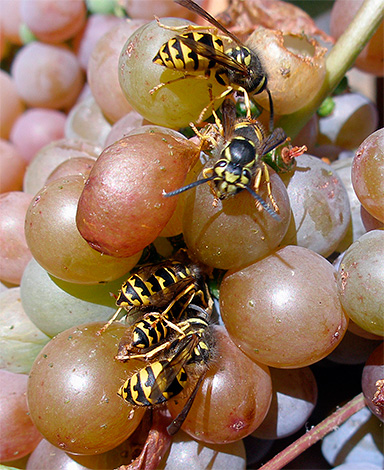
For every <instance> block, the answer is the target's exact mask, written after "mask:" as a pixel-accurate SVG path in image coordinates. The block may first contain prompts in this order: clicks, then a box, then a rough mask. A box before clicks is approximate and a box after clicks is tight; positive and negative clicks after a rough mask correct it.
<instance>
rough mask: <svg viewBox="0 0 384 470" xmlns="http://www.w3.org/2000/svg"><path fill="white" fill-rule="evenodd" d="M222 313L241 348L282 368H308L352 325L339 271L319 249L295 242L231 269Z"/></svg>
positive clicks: (224, 285) (222, 298) (223, 293)
mask: <svg viewBox="0 0 384 470" xmlns="http://www.w3.org/2000/svg"><path fill="white" fill-rule="evenodd" d="M220 311H221V315H222V318H223V321H224V324H225V326H226V328H227V330H228V333H229V335H230V337H231V339H232V341H234V343H235V344H236V345H238V346H239V347H240V348H241V350H242V351H243V352H245V353H246V354H247V355H248V356H249V357H250V358H251V359H253V360H255V361H257V362H261V363H263V364H267V365H270V366H272V367H278V368H297V367H304V366H307V365H310V364H313V363H314V362H317V361H319V360H320V359H322V358H324V357H325V356H327V355H328V354H329V353H330V352H331V351H332V350H333V349H335V347H336V346H337V345H338V344H339V342H340V341H341V339H342V337H343V335H344V333H345V330H346V328H347V325H348V319H347V317H346V315H345V313H344V312H343V310H342V308H341V305H340V301H339V298H338V290H337V283H336V271H335V269H334V268H333V266H332V265H331V264H330V263H329V262H328V261H327V260H325V259H324V258H322V257H321V256H320V255H318V254H317V253H314V252H313V251H311V250H308V249H307V248H302V247H296V246H286V247H284V248H280V249H279V250H277V251H275V252H274V253H273V254H271V255H269V256H267V257H266V258H263V259H262V260H260V261H257V262H256V263H254V264H251V265H249V266H247V267H246V268H243V269H240V270H237V271H229V272H227V273H226V275H225V276H224V279H223V281H222V284H221V288H220Z"/></svg>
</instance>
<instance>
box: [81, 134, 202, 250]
mask: <svg viewBox="0 0 384 470" xmlns="http://www.w3.org/2000/svg"><path fill="white" fill-rule="evenodd" d="M196 153H197V146H195V145H194V144H192V143H191V142H189V141H188V140H187V139H185V138H183V137H182V136H181V135H180V134H178V133H175V132H173V133H171V132H169V131H168V130H166V129H165V130H164V131H162V130H161V129H160V130H159V129H157V130H155V129H153V130H151V129H149V131H148V132H147V133H144V134H138V135H130V136H128V137H124V138H123V139H121V140H119V141H117V142H115V143H114V144H112V145H111V146H109V147H107V148H106V149H105V150H104V152H103V153H102V154H101V155H100V157H99V158H98V160H97V162H96V163H95V165H94V167H93V168H92V171H91V173H90V175H89V178H88V181H87V183H86V185H85V187H84V191H83V192H82V194H81V197H80V200H79V207H78V212H77V226H78V228H79V231H80V233H81V234H82V236H83V237H84V238H85V239H86V240H87V241H88V243H89V244H90V245H91V246H92V247H94V248H95V249H97V250H99V251H101V252H104V253H107V254H110V255H113V256H116V257H122V256H124V257H127V256H132V255H134V254H135V253H137V252H138V251H140V250H142V249H143V248H144V247H145V246H147V245H148V244H149V243H151V242H152V241H153V240H154V239H155V238H156V237H157V235H158V234H159V233H160V232H161V230H162V229H163V228H164V226H165V225H166V223H167V222H168V220H169V219H170V217H171V215H172V213H173V211H174V210H175V207H176V203H177V199H176V198H169V199H167V198H164V196H163V195H162V191H163V190H165V191H169V190H171V189H174V188H176V187H178V186H180V185H181V184H182V182H183V180H184V177H185V175H186V173H187V171H188V168H189V166H190V165H191V164H192V163H193V161H194V159H195V157H196ZM122 169H123V170H122Z"/></svg>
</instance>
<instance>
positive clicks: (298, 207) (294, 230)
mask: <svg viewBox="0 0 384 470" xmlns="http://www.w3.org/2000/svg"><path fill="white" fill-rule="evenodd" d="M282 179H283V181H284V183H285V184H286V186H287V191H288V195H289V200H290V205H291V208H292V215H293V217H292V220H291V224H290V226H289V228H288V231H287V234H286V235H285V237H284V239H283V242H282V243H283V244H286V245H296V244H297V245H299V246H303V247H305V248H309V249H310V250H313V251H316V253H319V254H321V255H323V256H329V255H330V254H331V253H332V252H333V251H334V250H335V248H336V247H337V245H338V244H339V243H340V241H341V240H342V239H343V238H344V236H345V235H346V233H347V230H348V227H349V224H350V218H351V212H350V205H349V199H348V194H347V191H346V189H345V187H344V185H343V183H342V181H341V179H340V178H339V176H338V175H337V173H335V171H333V170H332V168H331V167H330V166H329V165H327V164H326V163H324V162H322V161H321V160H320V159H318V158H316V157H313V156H311V155H301V156H300V157H298V158H297V162H296V166H295V168H294V169H293V170H292V171H290V172H288V173H285V174H283V175H282Z"/></svg>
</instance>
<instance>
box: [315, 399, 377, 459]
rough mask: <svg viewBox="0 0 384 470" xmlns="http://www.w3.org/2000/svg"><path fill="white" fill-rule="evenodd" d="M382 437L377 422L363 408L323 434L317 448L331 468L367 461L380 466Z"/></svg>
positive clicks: (366, 409)
mask: <svg viewBox="0 0 384 470" xmlns="http://www.w3.org/2000/svg"><path fill="white" fill-rule="evenodd" d="M382 440H383V428H382V425H381V423H380V421H379V420H378V419H377V418H376V417H374V416H373V415H372V413H371V412H370V411H369V410H368V408H366V407H364V408H363V409H361V410H360V411H358V412H357V413H355V414H354V415H353V416H351V417H350V418H349V419H347V421H345V422H344V423H343V424H341V425H340V426H339V427H338V428H337V429H336V430H335V431H333V432H331V433H329V434H328V435H327V436H325V437H324V439H323V442H322V445H321V451H322V453H323V455H324V457H325V458H326V460H327V461H328V463H329V464H330V465H331V466H332V467H334V466H336V465H340V464H342V463H348V464H356V463H359V462H367V464H370V463H371V464H375V465H378V466H379V467H380V468H382V467H383V465H384V457H383V451H382V447H383V446H382ZM367 468H369V467H368V466H367Z"/></svg>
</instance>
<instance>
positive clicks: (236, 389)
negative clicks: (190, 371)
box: [167, 326, 272, 444]
mask: <svg viewBox="0 0 384 470" xmlns="http://www.w3.org/2000/svg"><path fill="white" fill-rule="evenodd" d="M212 334H213V335H214V340H215V341H216V346H215V350H214V352H213V360H212V363H211V364H210V365H209V368H208V371H207V373H206V375H205V377H204V380H203V382H202V384H201V386H200V388H199V390H198V392H197V395H196V398H195V400H194V402H193V405H192V408H191V410H190V412H189V413H188V416H187V418H186V420H185V421H184V424H183V426H182V429H183V430H184V431H185V432H187V433H188V434H189V435H190V436H191V437H193V438H194V439H197V440H199V441H202V442H204V443H210V444H225V443H229V442H235V441H237V440H239V439H242V438H243V437H245V436H247V435H249V434H250V433H252V432H253V431H254V430H255V429H256V428H257V427H258V426H259V425H260V424H261V422H262V421H263V419H264V418H265V416H266V414H267V412H268V408H269V405H270V402H271V397H272V383H271V377H270V374H269V370H268V368H267V367H265V366H263V365H260V364H257V363H255V362H253V361H251V360H250V359H248V358H247V357H246V356H245V355H244V354H243V353H242V352H241V351H240V350H239V349H238V348H237V347H236V346H235V344H233V343H232V341H231V340H230V338H229V336H228V334H227V333H226V331H225V329H224V328H223V327H219V326H217V327H214V329H213V333H212ZM191 392H192V380H191V384H190V385H189V386H187V387H186V388H185V389H184V391H183V392H181V393H180V394H178V395H177V396H176V397H175V398H173V399H171V400H169V401H168V402H167V406H168V409H169V410H170V412H171V414H172V416H173V417H175V416H176V415H177V414H178V413H179V412H180V411H181V410H182V408H183V406H184V404H185V401H186V399H187V397H189V396H190V394H191ZM229 397H230V399H228V398H229Z"/></svg>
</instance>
